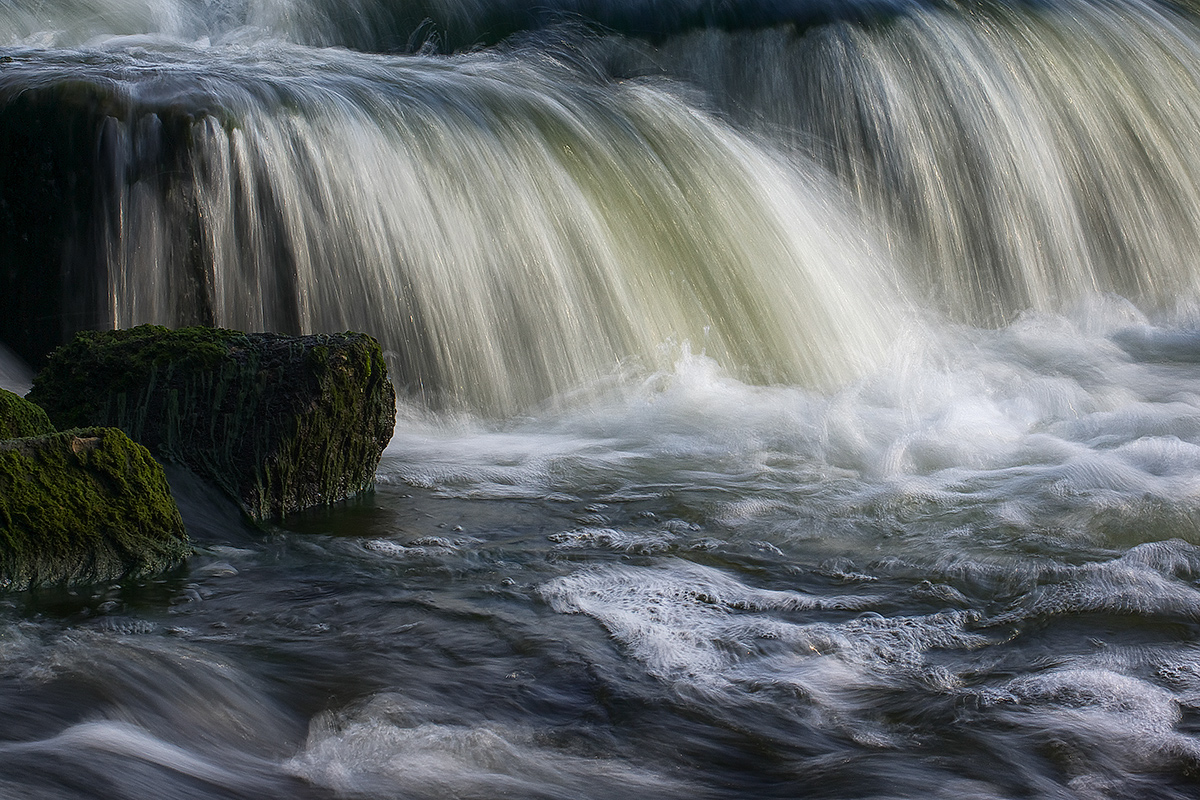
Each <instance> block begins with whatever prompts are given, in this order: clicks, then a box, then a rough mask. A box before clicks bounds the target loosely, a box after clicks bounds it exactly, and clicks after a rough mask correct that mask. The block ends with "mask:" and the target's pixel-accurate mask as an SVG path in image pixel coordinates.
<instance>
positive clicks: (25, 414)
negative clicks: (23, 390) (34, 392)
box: [0, 389, 54, 439]
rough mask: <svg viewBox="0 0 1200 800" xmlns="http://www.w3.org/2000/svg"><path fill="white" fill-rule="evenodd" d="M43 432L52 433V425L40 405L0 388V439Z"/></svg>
mask: <svg viewBox="0 0 1200 800" xmlns="http://www.w3.org/2000/svg"><path fill="white" fill-rule="evenodd" d="M45 433H54V426H53V425H52V424H51V423H50V418H49V417H47V416H46V412H45V411H43V410H42V408H41V407H40V406H36V405H34V404H33V403H31V402H29V401H28V400H25V399H24V398H22V397H21V396H20V395H16V394H13V393H12V392H10V391H7V390H6V389H0V439H18V438H20V437H22V436H41V435H42V434H45Z"/></svg>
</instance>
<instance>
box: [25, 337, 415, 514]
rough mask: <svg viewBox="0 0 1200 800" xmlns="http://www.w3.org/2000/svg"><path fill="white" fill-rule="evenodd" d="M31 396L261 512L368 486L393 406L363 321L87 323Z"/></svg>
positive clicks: (287, 509)
mask: <svg viewBox="0 0 1200 800" xmlns="http://www.w3.org/2000/svg"><path fill="white" fill-rule="evenodd" d="M29 399H30V400H32V401H34V402H35V403H37V404H39V405H40V406H42V407H43V408H45V409H46V411H47V412H48V413H49V415H50V419H51V420H52V421H53V422H55V423H56V424H58V425H59V426H60V427H70V426H85V425H115V426H117V427H119V428H121V429H122V430H124V431H125V432H126V433H128V434H129V436H130V437H131V438H133V439H134V440H135V441H137V442H140V443H141V444H144V445H145V446H146V447H148V448H150V450H151V452H153V453H154V454H155V455H156V456H157V457H158V458H160V459H161V460H163V461H167V462H171V463H177V464H182V465H185V466H187V467H189V468H190V469H192V470H193V471H195V472H196V473H198V474H199V475H201V476H202V477H204V478H207V479H208V480H211V481H213V482H214V483H216V484H217V485H218V486H220V487H221V488H222V489H224V490H225V491H226V492H227V493H228V494H230V495H231V496H232V497H233V498H234V499H236V500H237V501H238V503H239V504H240V505H241V506H242V508H243V509H244V510H245V511H246V513H247V514H249V515H250V516H251V517H253V518H255V519H259V520H263V519H268V518H272V517H282V516H286V515H287V514H290V513H293V512H296V511H300V510H302V509H305V508H309V507H312V506H317V505H323V504H328V503H333V502H336V501H338V500H342V499H345V498H347V497H350V496H352V495H354V494H356V493H358V492H360V491H362V490H364V489H367V488H370V487H371V486H372V484H373V482H374V476H375V467H376V466H377V465H378V463H379V458H380V456H381V455H382V453H383V448H384V446H385V445H386V444H387V442H388V440H389V439H390V438H391V435H392V429H393V427H394V425H395V414H396V397H395V392H394V390H393V389H392V385H391V383H390V382H389V381H388V378H387V367H386V365H385V364H384V361H383V354H382V352H381V351H380V349H379V344H378V343H377V342H376V341H375V340H374V339H372V338H371V337H370V336H367V335H366V334H361V333H343V334H318V335H312V336H283V335H280V334H273V333H241V332H238V331H231V330H223V329H220V328H182V329H180V330H170V329H168V328H163V327H158V326H152V325H143V326H140V327H137V328H131V329H129V330H122V331H103V332H95V331H88V332H84V333H81V334H78V335H77V336H76V338H75V339H74V340H73V341H72V342H70V343H69V344H67V345H64V346H63V347H61V348H59V349H58V350H56V351H55V352H54V353H53V354H52V355H51V357H50V360H49V363H48V364H47V366H46V368H45V369H44V370H43V371H42V372H41V373H40V374H39V375H38V376H37V377H36V378H35V379H34V384H33V390H32V391H31V392H30V393H29Z"/></svg>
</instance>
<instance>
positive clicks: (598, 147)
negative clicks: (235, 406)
mask: <svg viewBox="0 0 1200 800" xmlns="http://www.w3.org/2000/svg"><path fill="white" fill-rule="evenodd" d="M23 129H24V130H29V131H35V132H39V135H41V134H43V133H46V132H49V134H50V139H52V142H51V144H52V145H53V147H56V148H59V149H58V150H56V151H55V152H56V153H57V154H58V155H59V156H63V157H68V161H62V162H59V166H58V167H56V166H55V165H54V164H50V165H49V166H46V163H41V164H40V165H39V162H37V160H36V158H37V157H38V153H28V154H22V153H8V154H6V157H7V158H8V159H9V160H10V163H9V164H8V165H7V166H6V169H7V170H8V171H7V172H5V173H3V174H4V175H15V174H16V171H17V170H19V169H20V168H21V167H22V165H23V164H24V162H23V161H21V160H20V159H22V158H23V157H24V156H25V155H27V156H28V157H29V168H30V169H31V170H32V169H41V170H43V172H41V173H37V175H35V176H34V179H31V181H30V182H27V183H23V184H21V185H22V186H35V185H37V181H36V180H35V179H36V178H37V176H38V175H41V176H42V177H43V179H44V182H45V184H46V185H50V186H51V188H52V189H53V191H54V192H59V191H60V186H72V187H74V192H75V193H74V194H72V193H71V192H70V191H66V190H62V191H61V197H59V195H54V194H53V193H51V195H50V196H53V197H55V198H57V199H61V201H62V203H63V204H64V205H65V206H69V207H70V208H71V209H72V213H71V215H68V217H69V219H70V222H71V224H70V225H69V226H66V227H65V228H64V229H63V231H62V232H61V235H62V236H63V237H64V240H63V241H62V242H57V241H56V242H54V243H53V247H50V246H47V247H46V248H45V249H44V250H43V251H41V252H46V253H51V254H53V256H54V257H55V258H58V257H61V258H62V264H61V265H58V266H60V267H61V268H60V269H58V271H57V273H56V272H55V271H54V270H53V269H50V268H53V267H55V266H56V265H55V264H50V265H48V266H49V267H50V268H48V269H47V272H46V274H47V275H48V276H51V277H48V278H47V281H48V282H52V281H53V279H54V278H53V276H54V275H56V274H57V275H58V276H59V279H60V280H61V282H62V292H63V297H64V307H65V308H67V309H68V311H69V312H70V313H67V312H64V314H65V315H66V316H64V319H65V320H66V322H64V326H66V327H70V325H72V324H75V325H83V324H97V325H101V326H127V325H134V324H139V323H142V322H157V323H163V324H189V323H194V322H197V321H200V322H206V323H209V324H217V325H223V326H229V327H238V328H247V329H271V330H281V331H288V332H306V331H318V330H340V329H346V328H353V329H360V330H364V331H367V332H369V333H371V334H373V335H375V336H376V337H377V338H379V339H380V341H381V342H382V343H383V344H384V347H385V350H386V351H387V354H388V358H389V363H390V366H391V370H392V374H393V378H394V380H395V382H396V384H397V388H398V390H399V392H400V395H401V398H402V401H401V404H400V409H399V413H398V419H397V431H396V434H395V436H394V438H393V440H392V442H391V444H390V446H389V448H388V450H387V451H386V452H385V454H384V458H383V461H382V463H381V464H380V466H379V469H378V472H377V486H376V490H375V491H374V492H373V493H371V494H370V495H368V496H365V497H362V498H359V499H357V500H355V501H353V502H351V503H347V504H345V505H344V506H342V507H339V508H336V509H332V510H329V511H327V512H321V513H313V514H308V515H302V516H299V517H296V518H292V519H289V520H287V521H286V522H284V523H280V524H278V525H273V526H271V527H270V528H269V529H268V530H266V531H258V530H253V529H250V528H248V527H247V526H246V525H245V524H243V523H242V522H241V521H239V520H237V519H235V518H231V517H230V516H229V514H228V513H227V512H226V511H224V510H223V509H222V508H221V507H220V506H219V505H217V504H214V503H213V502H212V500H211V498H210V497H208V496H207V495H206V493H205V492H204V491H203V490H202V489H201V488H199V487H196V486H192V485H183V484H180V485H179V486H177V487H176V493H177V496H178V498H179V500H180V502H181V505H183V506H184V507H185V509H187V510H188V512H189V516H190V518H191V519H192V520H193V528H194V530H193V535H194V537H195V539H196V543H197V553H196V555H195V556H194V557H193V558H191V559H190V560H189V562H188V563H187V564H186V565H185V566H183V567H181V568H180V569H179V570H177V571H176V572H174V573H172V574H169V575H164V576H160V577H158V578H156V579H154V580H149V581H127V582H123V583H117V584H112V585H103V586H91V587H82V588H79V589H73V590H65V589H62V590H39V591H36V592H27V593H22V594H9V595H5V596H0V709H2V710H3V712H4V713H3V718H4V720H5V724H4V725H3V726H0V797H4V798H9V797H11V798H55V800H58V799H59V798H93V797H95V798H100V797H103V798H135V797H136V798H141V797H145V796H159V797H165V798H262V797H287V798H421V797H428V798H446V797H459V798H493V797H497V796H511V797H527V798H570V799H572V800H574V799H575V798H607V797H611V798H626V797H629V796H632V795H638V796H642V797H653V798H747V797H764V798H771V797H778V798H783V797H788V798H795V797H805V798H838V799H841V798H879V799H880V800H883V798H910V797H920V798H954V799H955V800H957V799H958V798H1054V800H1059V799H1060V798H1131V797H1154V798H1189V797H1195V796H1197V795H1198V794H1200V646H1198V644H1197V641H1198V637H1197V634H1198V633H1200V267H1198V266H1197V263H1196V260H1195V259H1196V254H1197V253H1198V252H1200V144H1197V137H1196V131H1197V130H1200V16H1197V13H1196V11H1195V10H1193V9H1192V7H1191V6H1190V5H1187V4H1167V3H1152V2H1139V1H1138V0H1119V1H1116V0H1114V1H1111V2H1109V1H1107V0H1047V1H1046V2H1038V3H1026V2H1016V1H1015V0H1014V2H1007V3H1005V2H961V3H959V2H945V3H942V2H939V3H928V4H926V3H916V2H911V3H907V2H906V3H899V2H859V3H854V2H846V3H836V2H832V0H824V1H822V2H810V3H805V2H802V0H794V1H793V2H768V0H754V2H749V3H745V4H741V5H738V6H736V7H735V6H734V5H732V4H714V3H708V2H698V1H696V0H679V2H675V3H639V2H636V0H612V1H611V2H606V3H602V2H599V0H596V2H583V0H560V1H559V2H557V3H555V4H549V5H547V4H539V5H533V4H523V3H521V2H518V0H491V2H488V1H487V0H480V1H479V2H473V3H466V2H455V1H454V0H426V1H425V2H415V1H414V2H407V1H406V0H353V2H349V3H334V2H332V1H331V0H287V1H286V2H285V1H284V0H231V1H230V2H221V1H220V0H214V2H202V1H201V0H47V2H42V3H38V4H30V3H22V2H18V0H0V133H4V135H6V136H10V138H9V139H6V140H5V141H18V140H19V137H16V138H12V136H13V135H12V132H13V131H17V132H18V133H19V132H20V131H21V130H23ZM47 146H50V145H47ZM65 163H69V164H71V165H73V166H72V167H71V169H72V170H82V171H77V172H76V173H72V176H71V180H70V181H66V180H64V181H63V182H62V183H61V184H60V183H59V182H58V181H59V180H60V179H59V177H57V176H59V175H60V172H61V170H60V172H55V169H58V168H59V167H61V165H62V164H65ZM20 199H21V198H20V197H17V196H15V192H14V191H13V190H11V188H10V189H9V190H8V191H6V189H5V186H4V185H3V184H0V223H3V224H5V225H10V226H11V225H13V224H14V223H12V222H11V221H12V220H15V219H20V218H22V217H21V214H22V213H23V212H22V210H21V208H20V206H19V203H20ZM29 234H30V236H32V237H33V238H35V239H36V234H37V232H36V231H33V230H31V231H29ZM18 235H24V232H21V231H18ZM25 244H26V240H25V239H22V240H21V242H16V241H15V240H14V242H13V243H12V246H13V247H18V246H20V247H25ZM39 246H40V245H39ZM21 252H33V251H32V250H28V251H26V250H22V251H21ZM3 263H8V262H3ZM81 265H83V266H81ZM0 277H4V276H0ZM75 281H78V283H75ZM72 309H73V310H72ZM71 314H75V315H76V316H71ZM5 330H8V329H7V328H6V329H5ZM6 344H8V345H9V346H10V347H12V348H13V349H16V343H15V342H8V343H6ZM30 375H31V370H30V368H29V367H28V366H27V365H26V364H24V363H23V362H22V361H21V359H20V358H19V357H18V356H17V355H16V354H15V353H13V352H11V351H10V350H9V349H8V347H2V346H0V385H3V386H6V387H8V388H13V389H16V390H18V391H23V390H25V389H26V388H27V387H28V385H29V380H30Z"/></svg>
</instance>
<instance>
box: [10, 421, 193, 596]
mask: <svg viewBox="0 0 1200 800" xmlns="http://www.w3.org/2000/svg"><path fill="white" fill-rule="evenodd" d="M189 552H190V548H189V546H188V543H187V535H186V533H185V532H184V528H183V521H182V519H181V518H180V516H179V509H178V508H177V507H176V506H175V501H174V500H173V499H172V497H171V493H170V489H169V488H168V487H167V482H166V477H165V476H164V474H163V470H162V467H161V466H160V465H159V464H158V463H157V462H155V461H154V459H153V458H151V456H150V453H149V452H148V451H147V450H146V448H144V447H141V446H140V445H137V444H135V443H134V442H132V441H130V440H129V438H128V437H127V436H125V434H124V433H122V432H121V431H119V430H117V429H115V428H92V429H80V430H73V431H66V432H63V433H54V434H49V435H45V436H39V437H35V438H25V439H14V440H10V441H7V442H0V588H4V589H24V588H28V587H31V586H47V585H53V584H60V583H91V582H97V581H106V580H113V579H116V578H120V577H122V576H126V575H133V576H138V575H146V574H150V573H154V572H160V571H162V570H165V569H168V568H169V567H171V566H172V565H174V564H176V563H178V562H179V561H180V560H181V559H183V558H184V557H186V556H187V554H188V553H189Z"/></svg>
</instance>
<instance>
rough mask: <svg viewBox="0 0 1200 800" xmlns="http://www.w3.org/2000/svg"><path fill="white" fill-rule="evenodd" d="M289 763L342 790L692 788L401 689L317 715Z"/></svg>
mask: <svg viewBox="0 0 1200 800" xmlns="http://www.w3.org/2000/svg"><path fill="white" fill-rule="evenodd" d="M285 767H286V769H287V770H288V771H290V772H291V773H293V774H295V775H298V776H300V777H302V778H304V779H305V780H307V781H310V782H312V783H313V784H315V785H317V786H321V787H325V788H328V789H331V790H332V791H334V792H336V793H337V795H338V796H339V797H363V798H368V797H369V798H405V800H407V799H408V798H413V797H422V798H425V797H429V798H445V797H456V798H489V799H490V798H494V797H498V796H500V797H503V796H514V797H529V798H563V800H567V798H574V797H584V796H586V797H597V796H611V797H629V796H645V794H646V793H650V795H651V796H654V797H686V796H694V795H693V794H692V793H693V792H694V791H695V789H696V787H691V786H689V785H688V784H687V782H686V781H685V780H684V779H680V778H675V777H668V776H664V775H659V774H657V773H655V772H653V771H650V770H648V769H643V768H639V767H638V766H636V764H634V763H631V761H630V759H628V758H620V757H606V756H605V755H603V754H597V753H594V752H592V753H574V752H571V751H570V750H568V749H563V748H558V747H555V746H553V745H552V744H549V743H548V742H546V741H545V739H544V738H543V737H539V736H538V735H537V733H536V732H535V731H533V730H528V729H525V728H522V727H520V726H513V725H502V724H498V723H480V724H476V725H470V724H446V723H439V722H431V721H425V720H422V719H421V714H420V712H419V711H417V710H414V709H412V708H411V707H409V706H408V705H407V704H406V703H405V702H404V701H403V700H402V699H401V698H397V697H395V696H388V695H381V696H379V697H375V698H372V699H371V700H370V701H369V702H368V703H366V704H365V705H364V706H363V707H362V708H360V709H355V710H351V711H350V712H347V713H345V714H341V715H336V716H335V715H332V714H320V715H318V716H317V717H316V718H314V719H313V721H312V723H311V725H310V728H309V735H308V741H307V742H306V744H305V746H304V748H303V750H302V752H301V753H300V754H299V755H297V756H296V757H295V758H293V759H291V760H290V761H289V762H287V764H286V765H285Z"/></svg>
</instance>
